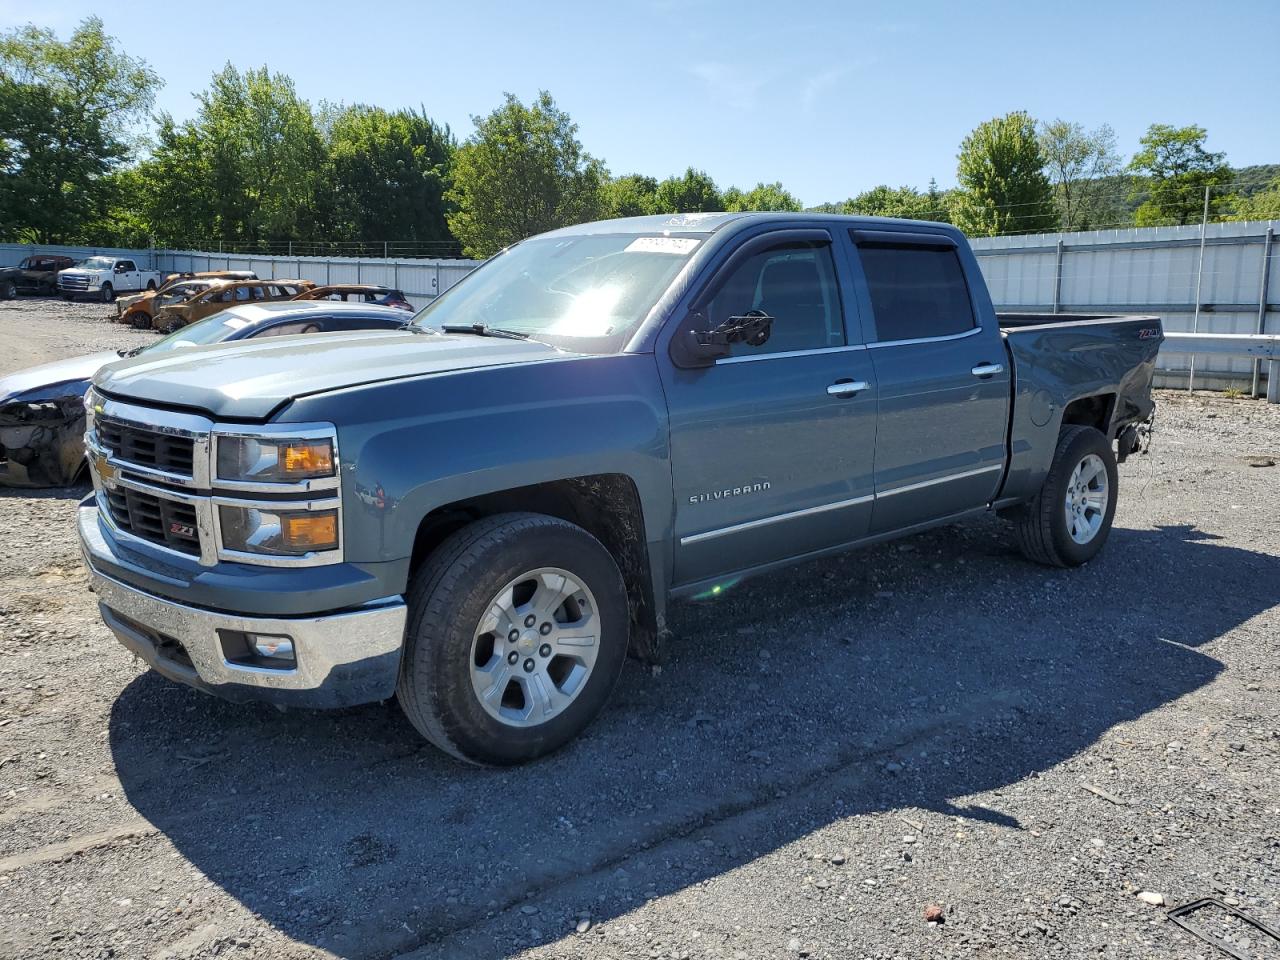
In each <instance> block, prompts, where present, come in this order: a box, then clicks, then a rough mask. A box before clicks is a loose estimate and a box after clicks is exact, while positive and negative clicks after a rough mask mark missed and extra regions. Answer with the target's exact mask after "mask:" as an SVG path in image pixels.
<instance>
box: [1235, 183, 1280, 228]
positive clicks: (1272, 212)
mask: <svg viewBox="0 0 1280 960" xmlns="http://www.w3.org/2000/svg"><path fill="white" fill-rule="evenodd" d="M1227 219H1229V220H1280V177H1277V178H1276V179H1275V180H1272V181H1271V184H1270V186H1268V187H1267V189H1265V190H1261V191H1259V192H1258V193H1255V194H1253V195H1252V196H1248V197H1237V198H1236V202H1235V208H1234V209H1233V210H1232V212H1231V216H1230V217H1228V218H1227Z"/></svg>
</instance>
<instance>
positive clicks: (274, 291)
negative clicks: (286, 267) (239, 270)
mask: <svg viewBox="0 0 1280 960" xmlns="http://www.w3.org/2000/svg"><path fill="white" fill-rule="evenodd" d="M314 286H315V284H314V283H312V282H311V281H310V280H283V279H282V280H221V281H214V282H213V283H212V284H210V287H209V289H208V290H206V291H204V292H203V293H201V294H200V295H198V296H196V297H193V298H192V299H190V300H187V301H186V302H184V303H174V304H169V305H167V306H163V307H158V308H157V309H156V312H155V316H154V317H153V318H152V321H151V326H152V327H153V328H154V329H156V330H160V331H162V332H166V333H168V332H172V331H174V330H177V329H179V328H181V327H185V326H186V325H187V324H189V323H194V322H195V321H196V320H202V319H204V318H205V317H208V316H212V315H213V314H215V313H218V312H219V311H220V310H225V309H227V308H228V307H231V306H235V305H237V304H248V303H269V302H272V301H277V300H292V299H294V298H295V297H296V296H297V295H298V294H300V293H302V292H303V291H305V290H310V289H312V288H313V287H314Z"/></svg>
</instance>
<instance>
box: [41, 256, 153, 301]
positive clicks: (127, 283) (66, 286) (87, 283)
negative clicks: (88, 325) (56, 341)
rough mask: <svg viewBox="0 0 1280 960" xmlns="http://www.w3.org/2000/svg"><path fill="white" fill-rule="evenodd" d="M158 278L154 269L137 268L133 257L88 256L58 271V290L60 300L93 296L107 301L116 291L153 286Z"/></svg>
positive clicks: (150, 288)
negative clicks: (127, 258)
mask: <svg viewBox="0 0 1280 960" xmlns="http://www.w3.org/2000/svg"><path fill="white" fill-rule="evenodd" d="M162 282H163V277H162V275H161V274H160V272H159V271H158V270H139V269H138V264H137V262H136V261H134V260H126V259H123V258H117V257H90V258H89V259H88V260H85V261H83V262H82V263H78V264H76V265H75V266H74V267H70V268H69V269H66V270H61V271H59V272H58V293H59V294H60V295H61V297H62V299H64V300H74V299H76V298H77V297H86V296H93V297H96V298H98V299H100V300H102V301H104V302H106V303H110V302H111V301H112V300H114V299H115V298H116V294H118V293H138V292H141V291H143V290H154V289H156V287H158V286H160V284H161V283H162Z"/></svg>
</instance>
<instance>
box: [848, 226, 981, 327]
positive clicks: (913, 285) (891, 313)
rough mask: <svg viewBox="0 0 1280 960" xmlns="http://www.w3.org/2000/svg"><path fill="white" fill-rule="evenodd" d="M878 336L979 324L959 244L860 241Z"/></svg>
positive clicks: (863, 268)
mask: <svg viewBox="0 0 1280 960" xmlns="http://www.w3.org/2000/svg"><path fill="white" fill-rule="evenodd" d="M858 255H859V258H860V259H861V261H862V271H863V273H864V274H865V275H866V278H867V288H868V292H869V293H870V296H871V309H872V313H873V314H874V316H875V328H876V340H877V341H878V342H880V343H885V342H890V341H895V340H924V339H929V338H932V337H947V336H955V335H956V334H961V333H966V332H968V331H969V330H972V329H973V328H974V327H975V326H976V325H977V323H976V321H975V319H974V315H973V304H972V302H971V301H970V299H969V285H968V284H967V283H966V282H965V278H964V270H963V268H962V267H961V265H960V257H959V256H958V255H957V253H956V251H955V250H954V249H950V248H937V247H925V246H916V245H914V244H902V245H896V244H889V243H871V244H859V245H858Z"/></svg>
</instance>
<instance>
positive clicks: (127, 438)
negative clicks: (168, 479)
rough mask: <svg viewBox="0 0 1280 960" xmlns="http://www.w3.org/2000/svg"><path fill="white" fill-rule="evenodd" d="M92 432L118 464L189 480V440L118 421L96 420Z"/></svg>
mask: <svg viewBox="0 0 1280 960" xmlns="http://www.w3.org/2000/svg"><path fill="white" fill-rule="evenodd" d="M95 429H96V430H97V432H98V440H99V441H100V442H101V443H102V445H103V446H104V447H106V448H107V449H108V450H110V451H111V452H112V454H113V455H114V456H115V458H116V459H117V460H124V461H127V462H128V463H136V464H138V465H139V466H142V467H151V468H153V469H156V470H165V471H167V472H169V473H177V474H181V475H182V476H184V477H189V476H191V469H192V453H193V449H194V442H193V441H192V439H191V438H190V437H179V436H174V435H173V434H170V433H159V432H157V431H155V430H148V429H146V428H145V427H141V426H138V425H137V424H133V423H125V422H123V421H121V420H107V419H99V420H98V421H97V423H96V425H95ZM124 469H126V470H127V469H128V467H125V468H124Z"/></svg>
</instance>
